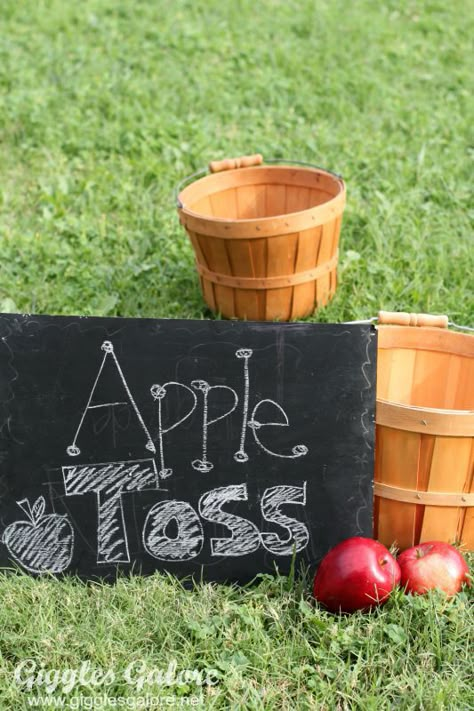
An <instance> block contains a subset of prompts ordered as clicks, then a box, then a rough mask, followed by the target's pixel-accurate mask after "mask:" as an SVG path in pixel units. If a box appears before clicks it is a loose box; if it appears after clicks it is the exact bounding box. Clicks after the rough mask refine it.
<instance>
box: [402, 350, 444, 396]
mask: <svg viewBox="0 0 474 711" xmlns="http://www.w3.org/2000/svg"><path fill="white" fill-rule="evenodd" d="M449 357H450V356H449V354H447V353H434V352H432V351H421V350H420V351H416V360H415V369H414V373H413V385H412V394H411V404H412V405H417V406H418V407H437V408H442V407H444V394H445V392H446V379H447V372H448V364H449Z"/></svg>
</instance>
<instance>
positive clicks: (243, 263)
mask: <svg viewBox="0 0 474 711" xmlns="http://www.w3.org/2000/svg"><path fill="white" fill-rule="evenodd" d="M261 163H262V156H261V155H255V156H246V157H242V158H236V159H233V160H225V161H215V162H212V163H210V165H209V169H210V171H211V174H210V175H207V176H206V177H203V178H201V179H199V180H195V181H194V182H193V183H191V184H190V185H188V186H187V187H185V188H184V189H183V190H181V192H180V193H179V195H178V198H177V202H178V213H179V218H180V222H181V224H182V225H183V226H184V227H185V229H186V231H187V233H188V235H189V237H190V239H191V242H192V245H193V247H194V252H195V256H196V267H197V270H198V273H199V277H200V282H201V289H202V293H203V296H204V299H205V301H206V303H207V304H208V306H209V308H210V309H212V311H214V312H216V313H220V314H221V315H222V316H224V317H226V318H240V319H249V320H255V321H272V320H280V321H288V320H290V319H295V318H302V317H304V316H308V315H309V314H311V313H312V312H313V311H314V308H315V305H318V306H322V305H324V304H326V303H327V301H328V300H329V299H330V298H331V297H332V295H333V294H334V292H335V289H336V268H337V259H338V242H339V232H340V228H341V219H342V212H343V209H344V204H345V192H346V191H345V186H344V182H343V180H342V179H341V178H340V177H339V176H337V175H335V174H333V173H330V172H328V171H325V170H322V169H320V168H316V167H307V166H306V164H305V166H304V167H302V166H301V165H299V166H288V165H278V166H277V165H271V166H270V165H261ZM191 177H196V176H191Z"/></svg>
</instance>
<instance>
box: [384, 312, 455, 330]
mask: <svg viewBox="0 0 474 711" xmlns="http://www.w3.org/2000/svg"><path fill="white" fill-rule="evenodd" d="M377 321H378V323H379V324H384V325H391V326H430V327H433V328H448V317H447V316H444V315H442V314H439V315H437V316H435V315H433V314H409V313H406V312H405V311H379V314H378V319H377Z"/></svg>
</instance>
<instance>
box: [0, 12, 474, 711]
mask: <svg viewBox="0 0 474 711" xmlns="http://www.w3.org/2000/svg"><path fill="white" fill-rule="evenodd" d="M0 23H1V24H0V27H1V33H0V245H1V250H2V252H1V253H2V260H1V262H0V310H4V311H7V310H11V311H15V310H18V311H24V312H34V313H57V314H72V313H80V314H95V315H120V316H147V317H181V318H183V317H186V318H197V319H199V318H203V317H204V318H208V317H210V314H209V312H208V311H207V310H206V308H205V306H204V303H203V301H202V298H201V295H200V293H199V288H198V281H197V277H196V274H195V270H194V266H193V255H192V251H191V248H190V245H189V244H188V241H187V238H186V236H185V234H184V232H183V231H182V230H181V228H180V226H179V224H178V221H177V216H176V213H175V208H174V199H173V191H174V187H175V185H176V184H177V183H178V182H179V181H180V180H181V179H182V178H183V177H184V176H186V175H187V174H189V173H191V172H193V171H194V170H196V169H198V168H200V167H201V166H203V165H206V164H207V162H208V161H209V160H210V159H214V158H221V157H225V156H232V155H239V154H242V153H250V152H254V151H261V152H262V153H263V154H264V156H267V157H277V158H278V157H284V158H288V159H299V160H307V161H312V162H315V163H317V164H319V165H322V166H325V167H327V168H329V169H332V170H335V171H337V172H339V173H341V174H342V175H343V176H344V178H345V180H346V182H347V190H348V204H347V208H346V212H345V216H344V222H343V228H342V233H341V257H340V270H339V276H340V281H339V286H338V291H337V294H336V297H335V299H334V301H333V302H332V303H331V304H330V305H329V306H328V307H327V308H325V309H324V310H321V311H319V312H317V313H316V314H315V315H314V316H313V317H312V320H321V321H332V320H334V321H341V320H349V319H359V318H367V317H369V316H373V315H375V314H376V312H377V311H378V310H379V309H394V310H395V309H396V310H407V311H425V312H432V313H447V314H449V316H450V317H451V319H452V320H454V321H456V322H458V323H464V324H466V325H470V326H474V290H473V288H472V275H473V273H474V239H473V231H472V213H473V207H472V200H471V193H470V189H471V184H472V155H473V147H472V125H473V119H474V106H473V99H472V88H473V86H472V66H471V61H470V58H471V56H472V48H471V42H472V36H473V34H474V13H472V12H469V9H468V6H467V5H466V4H465V3H464V2H461V0H453V1H452V2H450V3H445V2H441V0H429V1H426V2H421V0H420V1H418V2H417V1H415V0H404V1H403V2H400V1H398V0H397V2H395V1H394V0H387V2H375V0H358V1H357V2H346V1H344V0H331V1H329V0H326V1H323V0H318V1H316V2H315V0H301V1H297V0H286V1H285V2H283V0H281V1H280V0H262V2H259V3H254V2H251V1H250V0H235V1H233V0H229V2H222V1H220V2H218V1H217V0H193V2H191V1H190V0H187V1H183V0H175V1H174V2H168V3H165V2H164V0H155V1H152V0H134V1H132V0H131V1H130V2H124V1H122V2H119V1H118V0H84V1H83V2H81V3H73V2H62V1H60V0H35V1H33V0H3V2H2V3H1V6H0ZM307 590H308V586H307V585H306V587H304V586H302V585H301V584H296V583H295V584H293V583H292V582H291V581H290V583H288V581H286V582H285V581H284V580H282V579H276V580H275V581H272V580H270V579H267V578H265V579H264V580H263V581H262V582H261V583H260V585H259V586H257V587H255V588H253V589H248V590H236V589H234V588H228V587H225V586H215V587H213V586H204V587H202V588H199V589H198V590H196V591H194V592H186V591H184V590H182V589H181V588H180V587H179V586H178V584H177V583H176V582H174V581H172V580H169V579H167V578H165V577H160V576H158V575H157V576H153V578H150V579H146V580H140V579H134V580H131V581H122V582H120V583H119V584H117V585H116V586H113V587H101V586H90V587H85V586H83V585H81V584H79V583H75V582H74V581H72V582H69V583H63V582H62V583H58V582H55V581H49V580H44V581H33V580H30V579H29V578H27V577H25V576H14V577H5V578H2V579H1V582H0V601H1V604H0V615H1V626H2V635H1V641H0V653H1V657H0V664H1V666H0V670H1V673H2V674H3V680H2V682H1V683H0V707H1V708H2V709H3V708H5V709H19V708H26V706H25V704H26V701H25V696H24V694H23V693H22V692H20V691H19V690H18V689H17V688H16V687H15V685H14V683H13V682H12V670H13V668H14V667H15V665H16V663H17V662H18V661H19V660H22V659H26V658H29V657H31V658H33V659H35V660H37V661H38V663H39V664H40V663H41V662H43V663H44V664H46V665H47V667H48V668H54V667H55V666H58V667H59V668H62V669H64V668H67V667H75V666H77V665H78V664H80V662H81V661H82V660H85V659H89V660H91V663H92V665H93V666H95V667H99V668H107V667H108V666H112V667H113V668H114V669H115V670H116V671H117V674H120V673H121V672H122V671H123V669H124V667H126V665H127V664H128V663H129V662H130V661H132V660H134V659H144V660H145V661H146V662H147V664H148V665H149V666H150V667H166V666H167V664H168V662H169V660H170V658H175V659H176V660H177V662H178V668H194V667H199V668H216V669H217V670H218V673H219V683H218V684H217V685H216V686H215V687H212V688H211V689H210V693H209V695H208V696H206V697H205V698H206V701H205V703H206V705H207V706H208V707H209V708H223V709H224V708H236V709H237V708H239V707H240V708H241V707H242V706H244V707H247V708H255V709H273V708H274V709H282V708H283V709H294V708H302V709H305V708H308V709H314V708H316V709H328V711H333V709H344V708H356V709H361V710H363V711H370V709H377V711H379V709H392V708H401V709H405V708H406V709H412V708H415V709H426V710H428V711H431V710H432V709H453V710H456V711H459V710H464V709H469V708H474V697H473V692H472V678H473V676H474V669H473V655H472V648H473V629H474V621H473V613H472V592H469V593H468V592H465V593H464V594H463V595H461V596H459V597H458V598H456V599H455V600H453V601H451V602H448V603H447V602H445V601H443V600H442V599H441V598H439V597H437V596H436V595H433V596H430V597H428V598H426V599H413V598H409V597H404V596H402V595H401V594H400V595H396V596H395V597H394V599H393V600H391V601H390V603H389V604H388V605H387V606H386V607H385V608H384V609H382V610H380V611H379V612H377V613H375V614H373V615H369V616H362V615H356V616H352V617H345V618H341V619H338V618H337V617H331V616H329V615H327V614H326V613H324V612H322V611H320V610H318V609H315V608H313V607H311V606H310V605H308V604H307V602H306V601H305V599H306V598H305V596H306V592H307ZM470 603H471V606H470ZM191 691H192V690H191ZM191 691H190V690H189V689H187V688H182V689H181V690H180V691H179V693H180V694H182V695H183V698H186V695H187V694H189V693H191ZM109 692H110V693H111V694H112V693H115V694H119V693H123V694H124V695H125V694H129V695H131V693H132V690H131V689H130V688H129V687H127V686H126V685H124V684H123V683H122V684H120V683H119V682H117V683H116V684H115V685H114V686H113V687H111V688H110V689H109ZM22 704H23V705H22Z"/></svg>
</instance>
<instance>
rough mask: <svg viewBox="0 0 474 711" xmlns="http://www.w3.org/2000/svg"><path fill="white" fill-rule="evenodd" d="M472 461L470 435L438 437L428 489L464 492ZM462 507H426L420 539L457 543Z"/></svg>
mask: <svg viewBox="0 0 474 711" xmlns="http://www.w3.org/2000/svg"><path fill="white" fill-rule="evenodd" d="M470 461H471V439H470V438H469V437H437V439H436V442H435V445H434V450H433V457H432V460H431V468H430V478H429V482H428V489H427V490H428V491H446V492H449V491H453V492H456V491H464V490H465V487H466V479H467V476H468V468H469V464H470ZM460 516H461V510H460V509H459V508H457V507H451V506H443V510H442V515H440V510H439V507H438V506H426V507H425V514H424V517H423V526H422V529H421V534H420V541H429V540H440V541H447V542H448V543H453V542H454V541H455V540H456V537H457V533H458V525H459V520H460Z"/></svg>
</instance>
